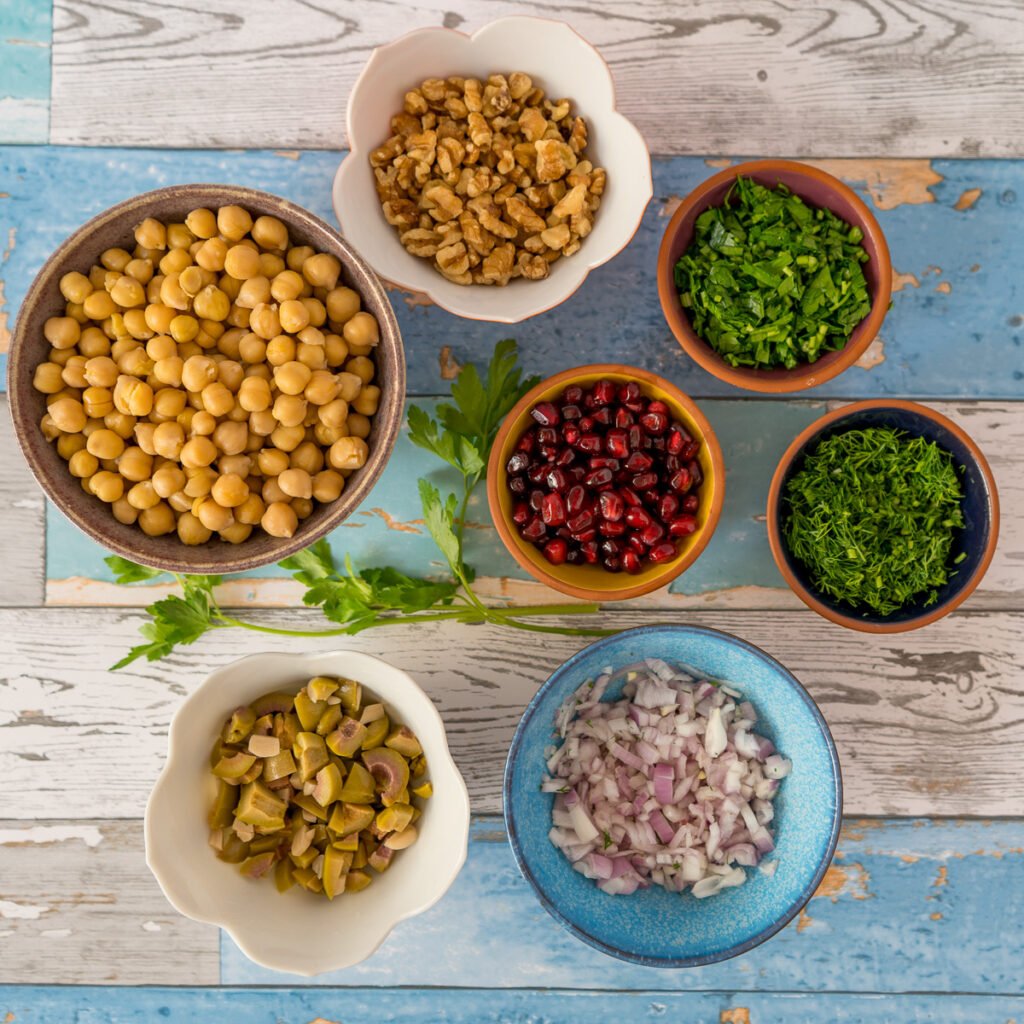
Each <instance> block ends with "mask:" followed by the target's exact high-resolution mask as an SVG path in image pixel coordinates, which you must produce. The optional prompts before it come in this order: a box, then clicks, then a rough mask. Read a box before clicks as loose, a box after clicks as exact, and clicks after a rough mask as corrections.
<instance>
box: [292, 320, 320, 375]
mask: <svg viewBox="0 0 1024 1024" xmlns="http://www.w3.org/2000/svg"><path fill="white" fill-rule="evenodd" d="M307 329H308V328H307ZM295 358H296V360H298V362H300V363H302V365H303V366H308V367H309V368H310V369H311V370H323V369H326V368H327V350H326V349H325V348H324V347H323V345H305V344H302V343H300V344H299V345H297V346H296V350H295Z"/></svg>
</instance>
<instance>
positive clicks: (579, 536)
mask: <svg viewBox="0 0 1024 1024" xmlns="http://www.w3.org/2000/svg"><path fill="white" fill-rule="evenodd" d="M596 536H597V530H595V529H594V528H593V527H591V528H590V529H589V530H581V531H580V532H579V533H576V534H573V540H575V541H577V542H579V543H580V544H582V543H584V541H588V540H593V539H594V538H595V537H596Z"/></svg>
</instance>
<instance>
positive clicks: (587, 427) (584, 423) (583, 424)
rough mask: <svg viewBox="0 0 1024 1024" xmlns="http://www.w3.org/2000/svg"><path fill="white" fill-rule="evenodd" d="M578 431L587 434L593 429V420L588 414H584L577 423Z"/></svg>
mask: <svg viewBox="0 0 1024 1024" xmlns="http://www.w3.org/2000/svg"><path fill="white" fill-rule="evenodd" d="M579 426H580V431H581V432H582V433H584V434H589V433H590V431H592V430H593V429H594V421H593V419H591V418H590V417H589V416H584V417H583V418H582V419H581V420H580V423H579Z"/></svg>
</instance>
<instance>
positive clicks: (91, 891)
mask: <svg viewBox="0 0 1024 1024" xmlns="http://www.w3.org/2000/svg"><path fill="white" fill-rule="evenodd" d="M125 763H127V762H122V765H123V764H125ZM71 806H72V805H71V804H67V803H62V804H60V805H57V804H50V805H49V807H48V808H47V812H48V813H50V814H52V813H53V812H54V811H59V810H62V809H63V810H66V809H69V808H70V807H71ZM4 809H5V811H6V810H9V809H10V808H8V807H7V806H6V801H5V807H4ZM219 943H220V938H219V933H218V932H217V930H216V929H214V928H210V927H209V926H206V925H201V924H197V923H196V922H194V921H190V920H188V918H185V917H182V916H181V915H180V914H178V912H177V911H175V910H174V909H173V908H172V907H171V905H170V904H169V903H168V902H167V901H166V900H165V899H164V896H163V893H161V892H160V889H159V887H158V886H157V884H156V882H155V881H154V879H153V876H152V875H150V873H149V870H148V869H147V868H146V862H145V856H144V853H143V840H142V822H141V821H91V822H75V821H72V822H65V821H47V822H46V823H45V824H38V825H29V824H26V823H25V822H21V821H0V951H2V952H0V965H2V966H0V983H5V984H13V983H26V982H35V983H37V984H40V983H41V984H54V983H59V984H62V985H75V984H79V985H80V984H94V985H95V984H100V985H102V984H118V985H138V984H150V985H173V984H181V982H182V981H183V980H187V981H188V983H189V984H193V985H216V984H218V982H219V981H220V944H219ZM8 1019H13V1018H8Z"/></svg>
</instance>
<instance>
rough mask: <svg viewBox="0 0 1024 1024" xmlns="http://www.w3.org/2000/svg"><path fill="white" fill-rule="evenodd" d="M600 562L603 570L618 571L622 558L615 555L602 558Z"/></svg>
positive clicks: (620, 567)
mask: <svg viewBox="0 0 1024 1024" xmlns="http://www.w3.org/2000/svg"><path fill="white" fill-rule="evenodd" d="M601 564H602V565H603V566H604V571H605V572H619V571H620V570H621V569H622V559H621V558H619V557H618V556H617V555H613V556H611V557H608V558H605V559H603V560H602V562H601Z"/></svg>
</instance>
